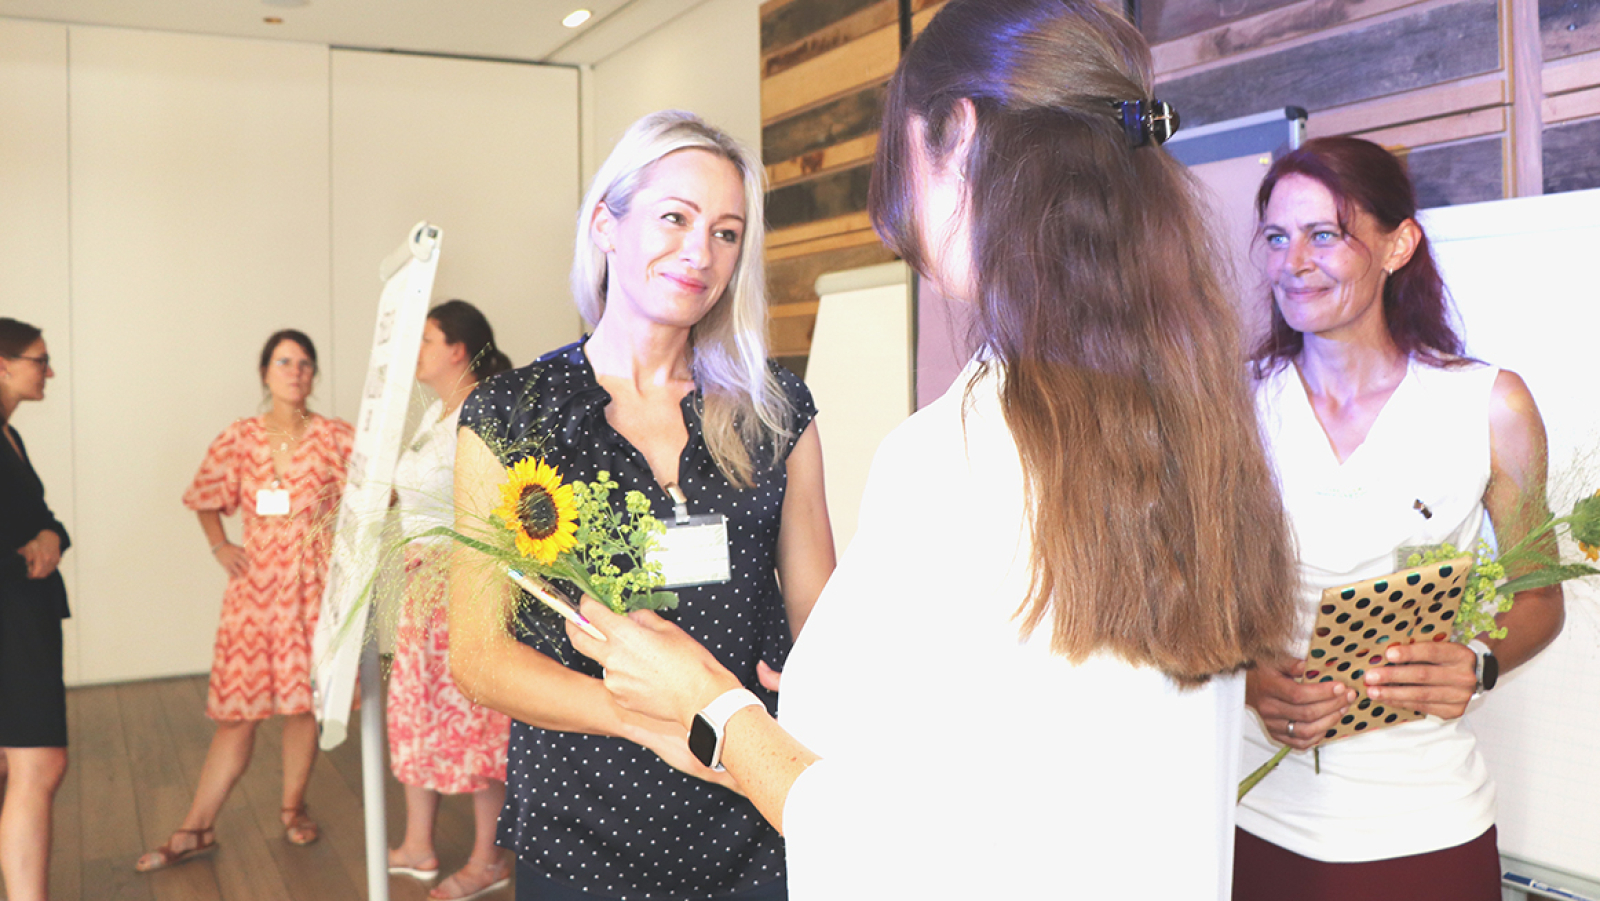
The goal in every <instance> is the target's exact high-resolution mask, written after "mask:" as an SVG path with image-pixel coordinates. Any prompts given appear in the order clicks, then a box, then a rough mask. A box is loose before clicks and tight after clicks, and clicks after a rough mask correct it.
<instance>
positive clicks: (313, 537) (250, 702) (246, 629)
mask: <svg viewBox="0 0 1600 901" xmlns="http://www.w3.org/2000/svg"><path fill="white" fill-rule="evenodd" d="M354 434H355V430H354V429H353V428H352V427H351V425H350V424H349V423H347V422H344V421H343V420H339V419H328V418H325V417H322V416H317V415H316V414H312V415H311V416H310V417H309V420H308V421H307V423H306V430H305V433H304V434H303V435H302V436H301V438H300V444H299V446H298V447H296V448H295V451H294V455H293V458H292V459H291V461H290V464H289V468H288V471H286V472H283V473H281V474H280V473H278V472H276V471H275V469H274V467H273V461H272V451H271V448H270V447H269V445H268V443H267V441H268V435H267V430H266V426H265V425H264V424H263V422H262V421H261V419H260V418H259V417H256V418H251V419H241V420H238V421H237V422H235V423H233V425H230V426H228V428H227V429H225V430H224V431H223V432H222V434H221V435H219V436H217V439H216V440H215V441H213V442H212V443H211V448H210V449H209V450H207V451H206V458H205V461H204V462H202V463H201V464H200V471H199V472H198V473H196V474H195V477H194V482H193V484H191V485H190V486H189V490H188V491H186V492H184V494H183V503H184V506H186V507H188V508H189V509H191V510H195V511H197V512H199V511H206V510H215V511H217V512H218V513H221V514H222V515H224V516H230V515H232V514H234V513H236V512H237V513H238V514H239V518H240V520H241V521H242V525H243V529H244V538H243V541H242V545H243V547H244V549H245V554H246V556H247V558H248V560H249V565H248V567H247V568H246V570H245V572H244V574H243V575H241V576H237V577H230V578H229V579H228V588H227V591H226V593H224V594H223V596H222V620H221V622H220V623H219V624H218V626H217V644H216V651H215V653H214V656H213V658H212V662H211V690H210V693H209V695H208V696H207V699H206V716H208V717H210V718H212V719H214V720H261V719H266V718H267V717H269V716H277V715H283V714H295V713H309V712H311V709H312V702H311V638H312V635H313V634H314V632H315V631H316V626H317V613H318V610H319V609H320V607H321V604H322V587H323V584H324V581H325V579H326V577H327V572H328V554H329V551H330V548H331V546H332V514H333V513H334V511H335V510H336V509H337V508H338V504H339V493H340V492H341V491H342V490H343V489H344V478H345V461H346V460H347V459H348V458H349V456H350V448H351V444H352V441H353V440H354ZM274 487H281V488H286V489H288V491H289V505H290V513H289V515H287V516H281V515H264V514H261V513H258V512H257V510H256V502H257V493H258V492H259V491H260V490H262V489H272V488H274Z"/></svg>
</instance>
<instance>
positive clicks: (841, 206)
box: [761, 0, 942, 374]
mask: <svg viewBox="0 0 1600 901" xmlns="http://www.w3.org/2000/svg"><path fill="white" fill-rule="evenodd" d="M941 3H942V0H912V2H911V5H910V6H911V12H912V14H913V23H914V25H913V27H914V28H915V27H917V26H920V25H921V24H922V23H925V22H926V21H927V20H928V19H929V18H931V17H932V15H933V12H934V11H935V9H936V8H937V7H938V6H939V5H940V4H941ZM899 61H900V2H899V0H767V2H766V3H764V4H762V6H761V120H762V134H761V154H762V159H763V161H764V162H765V164H766V167H767V179H768V182H769V190H768V193H767V226H768V228H769V231H768V233H767V288H768V292H769V295H770V299H771V304H772V320H771V326H770V337H771V341H772V354H773V356H775V357H777V358H778V359H779V360H780V361H782V362H783V363H784V364H785V365H787V366H789V368H791V369H793V370H795V371H796V372H799V373H801V374H804V371H805V359H806V356H807V355H808V354H809V352H810V349H811V334H812V331H813V328H814V326H815V324H816V314H817V295H816V292H815V291H814V290H813V285H814V283H815V282H816V279H817V276H819V275H821V274H823V273H825V272H836V271H838V270H841V269H853V268H855V267H858V266H868V265H872V264H874V263H882V262H887V261H889V260H892V259H894V258H895V256H894V254H892V253H890V252H889V251H888V249H887V248H885V247H884V246H883V245H882V244H881V243H880V242H879V241H878V238H877V235H875V234H874V233H873V231H872V224H871V223H870V222H869V221H868V219H867V185H868V181H869V179H870V176H871V168H872V154H873V151H874V150H875V149H876V148H877V144H878V120H879V118H880V116H881V115H882V112H883V97H884V89H885V87H886V86H887V84H888V81H889V76H890V75H892V74H893V73H894V67H895V65H896V64H897V63H898V62H899Z"/></svg>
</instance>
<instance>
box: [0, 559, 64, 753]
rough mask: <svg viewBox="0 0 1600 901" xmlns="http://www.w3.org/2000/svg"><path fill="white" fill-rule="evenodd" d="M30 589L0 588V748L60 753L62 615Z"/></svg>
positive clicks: (62, 738)
mask: <svg viewBox="0 0 1600 901" xmlns="http://www.w3.org/2000/svg"><path fill="white" fill-rule="evenodd" d="M30 587H32V586H27V587H24V588H23V589H22V590H21V591H15V590H10V589H12V588H13V586H12V585H5V586H0V748H64V747H66V746H67V688H66V684H65V683H64V682H63V681H62V678H61V611H60V608H59V606H58V605H57V604H55V603H51V602H50V601H49V600H48V599H47V598H46V597H43V596H40V595H41V594H42V593H41V592H36V591H29V590H28V588H30Z"/></svg>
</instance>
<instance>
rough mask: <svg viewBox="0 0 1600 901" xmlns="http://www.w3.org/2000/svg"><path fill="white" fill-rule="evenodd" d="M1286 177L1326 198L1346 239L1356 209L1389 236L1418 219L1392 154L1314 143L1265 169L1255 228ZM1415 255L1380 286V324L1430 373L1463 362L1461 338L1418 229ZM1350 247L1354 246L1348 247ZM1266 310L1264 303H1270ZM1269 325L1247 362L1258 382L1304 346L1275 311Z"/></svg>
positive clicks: (1359, 144) (1358, 143)
mask: <svg viewBox="0 0 1600 901" xmlns="http://www.w3.org/2000/svg"><path fill="white" fill-rule="evenodd" d="M1289 175H1303V176H1305V177H1306V178H1309V179H1312V180H1313V181H1316V182H1317V183H1318V184H1320V185H1322V186H1323V187H1324V188H1327V189H1328V193H1330V194H1332V195H1333V200H1334V203H1335V204H1337V205H1338V208H1339V227H1340V228H1341V229H1342V230H1343V231H1344V233H1345V235H1346V236H1347V237H1348V236H1349V234H1350V220H1351V219H1352V218H1353V216H1354V211H1355V210H1357V209H1359V210H1362V211H1363V212H1366V213H1368V214H1369V215H1371V216H1372V218H1373V219H1375V220H1377V223H1378V227H1379V228H1381V229H1383V231H1384V232H1392V231H1394V230H1395V229H1397V228H1399V227H1400V225H1401V223H1403V222H1405V221H1406V220H1407V219H1410V220H1412V221H1415V220H1416V218H1417V192H1416V189H1415V188H1413V187H1412V185H1411V178H1410V176H1408V175H1407V174H1406V169H1405V166H1404V165H1403V164H1402V163H1401V162H1400V160H1399V159H1397V158H1396V157H1395V155H1394V154H1392V153H1390V152H1389V151H1387V150H1384V149H1383V148H1382V147H1380V146H1378V145H1377V144H1374V143H1372V142H1371V141H1366V140H1362V139H1361V138H1349V137H1336V138H1313V139H1311V140H1309V141H1307V142H1305V143H1304V144H1302V145H1301V146H1300V148H1299V149H1298V150H1295V151H1293V152H1291V153H1289V154H1287V155H1285V156H1283V157H1281V158H1279V159H1278V161H1277V162H1275V163H1273V164H1272V167H1271V168H1270V169H1268V170H1267V175H1266V177H1265V178H1263V179H1262V180H1261V188H1260V190H1258V191H1256V220H1257V221H1260V219H1261V218H1262V217H1263V216H1265V215H1266V212H1267V203H1268V202H1269V201H1271V200H1272V189H1273V188H1276V187H1277V186H1278V182H1279V181H1281V180H1283V178H1284V177H1286V176H1289ZM1417 231H1418V233H1419V235H1420V238H1419V240H1418V241H1417V249H1416V250H1415V251H1414V252H1412V254H1411V259H1410V260H1408V261H1407V262H1406V264H1405V265H1404V266H1401V267H1400V268H1399V269H1396V270H1395V271H1394V274H1393V275H1391V276H1389V278H1388V279H1386V280H1385V281H1384V284H1383V318H1384V322H1385V323H1386V324H1387V325H1388V327H1389V337H1390V338H1391V339H1393V340H1394V343H1395V346H1396V347H1397V348H1399V350H1400V352H1401V353H1403V354H1405V355H1407V356H1412V357H1416V358H1418V359H1420V360H1423V361H1425V362H1427V363H1430V364H1432V365H1434V366H1455V365H1458V364H1461V363H1464V362H1468V359H1467V357H1466V355H1465V354H1466V349H1465V346H1464V345H1463V343H1462V341H1461V336H1460V335H1458V334H1456V330H1455V328H1454V327H1453V326H1452V325H1451V323H1450V318H1451V316H1450V301H1449V295H1448V294H1447V293H1446V291H1445V287H1444V279H1442V278H1440V277H1439V267H1438V266H1437V265H1435V264H1434V261H1433V249H1432V246H1431V245H1430V244H1429V243H1428V235H1427V233H1426V232H1423V231H1422V227H1421V226H1420V225H1419V226H1418V227H1417ZM1351 240H1353V239H1351ZM1269 303H1270V295H1269ZM1271 307H1272V323H1271V326H1270V327H1269V329H1268V331H1267V336H1266V337H1265V338H1263V339H1262V340H1261V343H1260V344H1258V345H1256V348H1255V351H1254V353H1252V354H1251V355H1250V360H1251V362H1252V363H1253V364H1254V366H1255V371H1256V375H1257V376H1258V377H1260V376H1264V375H1266V374H1267V373H1270V372H1272V371H1274V370H1276V369H1278V368H1280V367H1282V366H1283V365H1284V364H1285V363H1288V362H1289V361H1290V360H1293V359H1294V358H1295V357H1297V356H1299V355H1300V351H1301V349H1302V348H1303V347H1304V346H1305V338H1304V336H1302V335H1301V334H1300V333H1299V332H1297V331H1295V330H1294V329H1292V328H1290V327H1289V323H1288V322H1287V321H1286V320H1284V318H1283V313H1282V312H1281V311H1279V309H1278V305H1277V304H1276V303H1271Z"/></svg>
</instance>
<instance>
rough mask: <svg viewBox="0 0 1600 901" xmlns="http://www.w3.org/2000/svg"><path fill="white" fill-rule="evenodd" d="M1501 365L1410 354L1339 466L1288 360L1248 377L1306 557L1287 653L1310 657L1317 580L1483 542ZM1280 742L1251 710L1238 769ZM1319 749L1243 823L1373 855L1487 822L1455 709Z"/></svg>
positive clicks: (1440, 841)
mask: <svg viewBox="0 0 1600 901" xmlns="http://www.w3.org/2000/svg"><path fill="white" fill-rule="evenodd" d="M1499 372H1500V370H1499V369H1497V368H1495V367H1492V366H1483V365H1468V366H1463V367H1459V368H1455V369H1438V368H1434V367H1431V366H1428V365H1427V364H1424V363H1421V362H1418V361H1416V360H1412V361H1411V363H1410V364H1409V366H1408V368H1407V371H1406V375H1405V377H1404V379H1403V380H1402V381H1401V383H1400V385H1399V387H1397V388H1396V389H1395V392H1394V394H1392V395H1391V396H1390V398H1389V400H1388V402H1387V403H1386V404H1385V405H1384V407H1383V410H1382V411H1381V412H1380V413H1379V415H1378V418H1377V420H1376V421H1375V422H1374V423H1373V425H1372V429H1371V431H1370V432H1369V433H1368V434H1367V437H1366V440H1365V441H1363V442H1362V444H1361V446H1360V447H1358V448H1357V449H1356V450H1355V452H1354V453H1352V454H1351V455H1350V456H1349V458H1347V459H1346V460H1345V461H1344V462H1343V463H1340V462H1339V461H1338V459H1337V458H1336V457H1335V456H1334V452H1333V448H1332V446H1331V445H1330V444H1329V443H1328V438H1327V435H1326V433H1325V432H1324V431H1323V430H1322V427H1321V424H1320V423H1319V422H1318V420H1317V418H1316V415H1315V413H1314V412H1313V411H1312V408H1311V403H1310V399H1309V398H1308V397H1307V396H1306V392H1305V388H1304V386H1303V385H1302V384H1301V382H1300V378H1299V376H1298V375H1297V373H1296V371H1295V369H1294V367H1293V366H1285V367H1284V368H1283V369H1281V370H1279V371H1278V372H1277V373H1274V374H1273V375H1271V376H1269V377H1268V378H1266V379H1264V380H1263V381H1262V382H1261V383H1260V384H1259V385H1258V386H1257V390H1256V406H1257V409H1258V412H1259V415H1260V418H1261V427H1262V434H1263V438H1264V440H1265V442H1266V445H1267V454H1268V457H1269V458H1270V459H1271V460H1272V462H1273V464H1274V466H1275V467H1276V470H1277V475H1278V480H1279V484H1280V486H1281V488H1282V491H1283V500H1284V505H1285V506H1286V507H1287V509H1288V511H1289V519H1290V524H1291V527H1292V529H1293V533H1294V538H1295V541H1296V544H1297V549H1298V553H1299V558H1300V577H1301V584H1300V585H1299V587H1298V597H1299V598H1300V609H1301V617H1300V628H1299V633H1298V634H1297V636H1296V638H1295V642H1294V644H1293V645H1292V649H1293V650H1292V651H1291V653H1293V654H1294V655H1295V656H1304V654H1305V648H1306V646H1307V642H1308V641H1309V636H1310V630H1311V625H1312V622H1313V620H1314V617H1315V610H1316V605H1317V602H1318V600H1319V599H1320V598H1321V594H1322V590H1323V589H1324V588H1329V587H1332V586H1335V585H1342V584H1346V583H1349V582H1354V581H1359V580H1362V579H1369V578H1373V577H1376V576H1380V575H1383V574H1385V573H1389V572H1393V571H1395V570H1397V569H1399V568H1401V567H1402V566H1403V565H1404V559H1403V558H1404V556H1405V554H1404V552H1402V549H1409V548H1414V547H1418V546H1423V545H1436V544H1439V543H1441V542H1449V543H1450V544H1453V545H1455V546H1456V547H1457V548H1460V549H1462V550H1467V549H1470V548H1472V547H1473V546H1474V545H1475V544H1476V543H1477V541H1478V537H1479V535H1480V533H1481V532H1483V529H1484V526H1485V524H1486V521H1487V517H1486V513H1485V510H1484V507H1483V494H1484V490H1485V488H1486V487H1487V486H1488V482H1489V453H1490V443H1489V401H1490V392H1491V389H1492V388H1493V386H1494V382H1495V378H1496V377H1497V376H1498V375H1499ZM1418 501H1420V502H1421V507H1423V508H1425V509H1426V510H1427V511H1428V512H1430V513H1431V514H1432V515H1431V516H1425V515H1424V514H1423V511H1422V510H1421V509H1418V503H1417V502H1418ZM1397 554H1398V556H1399V557H1400V558H1401V559H1399V560H1397ZM1277 748H1278V746H1277V745H1275V744H1274V743H1273V742H1272V741H1271V740H1269V739H1268V738H1267V736H1266V732H1265V730H1264V729H1263V728H1262V725H1261V723H1260V720H1259V719H1257V718H1256V717H1255V716H1253V715H1252V716H1249V717H1246V719H1245V735H1244V759H1243V768H1242V772H1246V773H1248V772H1250V771H1251V770H1254V769H1255V768H1256V767H1257V766H1259V765H1260V764H1262V763H1263V762H1265V761H1266V760H1267V758H1269V757H1271V756H1272V754H1273V753H1275V752H1276V750H1277ZM1321 757H1322V763H1321V767H1322V772H1321V773H1320V774H1318V773H1316V772H1314V771H1313V762H1312V753H1311V752H1310V751H1305V752H1293V753H1291V754H1289V756H1288V757H1287V758H1285V759H1284V761H1283V763H1282V764H1281V765H1280V766H1279V767H1278V769H1277V770H1276V771H1274V772H1273V773H1272V774H1271V775H1270V776H1268V777H1267V778H1266V779H1265V780H1264V781H1263V782H1262V783H1261V784H1260V785H1258V786H1257V787H1256V788H1255V789H1254V790H1253V791H1252V792H1251V793H1250V794H1249V795H1247V796H1246V797H1245V799H1244V801H1243V802H1241V804H1240V806H1239V825H1240V827H1242V828H1243V829H1245V830H1246V831H1248V832H1250V833H1252V834H1254V835H1256V836H1258V837H1260V838H1263V839H1266V840H1267V841H1270V842H1273V843H1274V844H1276V845H1279V846H1280V847H1283V848H1287V849H1288V850H1290V851H1293V852H1295V853H1297V854H1300V855H1303V856H1305V857H1310V858H1313V859H1315V860H1323V861H1368V860H1380V859H1386V858H1392V857H1402V856H1406V855H1411V854H1420V853H1424V852H1429V851H1437V850H1440V849H1443V848H1450V847H1454V846H1456V845H1459V844H1462V843H1464V842H1467V841H1471V840H1472V839H1474V838H1477V837H1478V836H1479V835H1481V834H1482V833H1483V832H1484V831H1485V830H1487V829H1488V828H1489V827H1490V826H1491V825H1493V823H1494V816H1495V803H1494V785H1493V783H1492V782H1490V780H1489V775H1488V772H1487V770H1486V769H1485V767H1484V763H1483V760H1482V758H1481V757H1480V756H1479V755H1478V753H1477V748H1476V739H1475V738H1474V736H1473V734H1472V731H1471V729H1470V727H1468V726H1467V724H1466V723H1465V722H1463V721H1462V720H1451V721H1448V722H1447V721H1445V720H1441V719H1439V718H1438V717H1434V716H1429V717H1427V718H1425V719H1421V720H1417V721H1415V722H1411V723H1405V724H1402V725H1399V726H1395V727H1392V728H1389V729H1384V730H1382V731H1379V732H1374V733H1371V734H1368V735H1361V736H1356V737H1353V738H1348V739H1344V740H1342V741H1337V742H1333V743H1331V744H1329V745H1327V746H1326V747H1324V748H1323V749H1322V752H1321Z"/></svg>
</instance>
